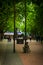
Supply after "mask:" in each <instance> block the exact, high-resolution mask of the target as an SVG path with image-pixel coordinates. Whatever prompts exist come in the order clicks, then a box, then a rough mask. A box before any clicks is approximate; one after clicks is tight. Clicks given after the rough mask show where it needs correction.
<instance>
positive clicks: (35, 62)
mask: <svg viewBox="0 0 43 65" xmlns="http://www.w3.org/2000/svg"><path fill="white" fill-rule="evenodd" d="M27 41H28V42H29V47H30V50H31V52H30V53H23V46H24V44H15V48H16V52H15V53H13V41H11V42H8V41H7V40H3V41H2V42H0V65H43V44H40V43H39V42H36V41H35V40H32V41H31V42H30V41H29V40H27Z"/></svg>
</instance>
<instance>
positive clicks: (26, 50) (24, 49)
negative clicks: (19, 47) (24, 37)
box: [23, 42, 30, 53]
mask: <svg viewBox="0 0 43 65" xmlns="http://www.w3.org/2000/svg"><path fill="white" fill-rule="evenodd" d="M23 51H24V53H28V52H30V48H29V45H28V42H26V44H25V45H24V47H23Z"/></svg>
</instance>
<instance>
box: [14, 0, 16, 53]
mask: <svg viewBox="0 0 43 65" xmlns="http://www.w3.org/2000/svg"><path fill="white" fill-rule="evenodd" d="M15 19H16V9H15V0H14V38H13V39H14V45H13V52H15Z"/></svg>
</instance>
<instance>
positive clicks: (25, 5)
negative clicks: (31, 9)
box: [24, 0, 26, 45]
mask: <svg viewBox="0 0 43 65" xmlns="http://www.w3.org/2000/svg"><path fill="white" fill-rule="evenodd" d="M24 6H25V13H24V14H25V45H26V0H25V1H24Z"/></svg>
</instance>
